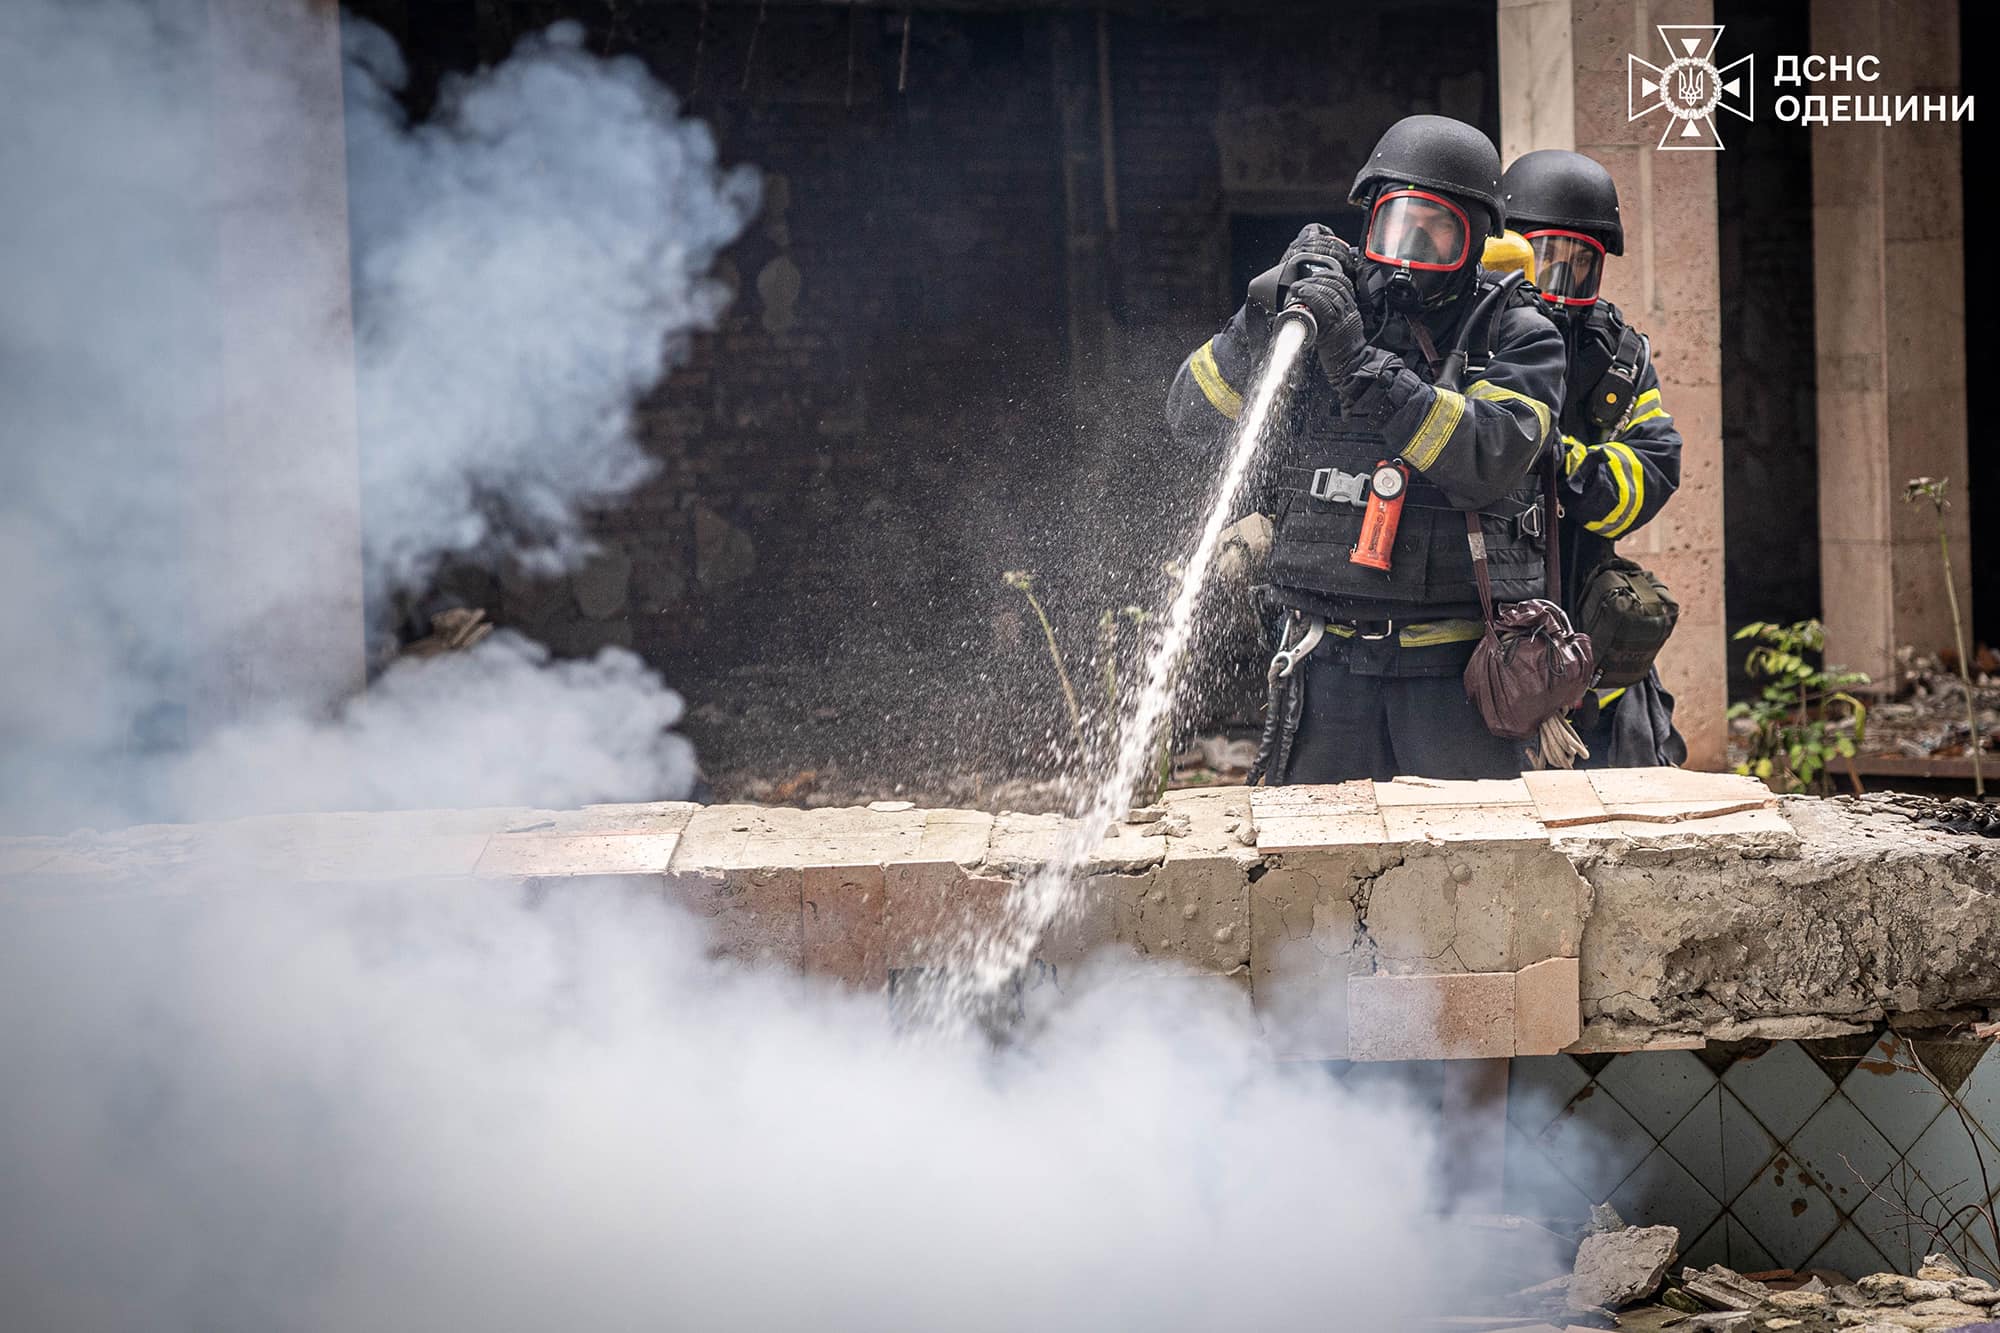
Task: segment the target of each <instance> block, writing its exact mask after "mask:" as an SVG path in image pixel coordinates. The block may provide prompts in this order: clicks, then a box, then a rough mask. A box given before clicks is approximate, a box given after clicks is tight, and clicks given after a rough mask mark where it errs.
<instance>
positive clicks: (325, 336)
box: [188, 0, 364, 735]
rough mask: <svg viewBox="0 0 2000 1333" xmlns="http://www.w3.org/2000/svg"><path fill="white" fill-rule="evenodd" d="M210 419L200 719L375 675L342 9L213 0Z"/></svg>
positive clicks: (200, 571) (195, 723) (199, 558)
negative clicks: (366, 587)
mask: <svg viewBox="0 0 2000 1333" xmlns="http://www.w3.org/2000/svg"><path fill="white" fill-rule="evenodd" d="M208 17H209V23H208V39H209V57H210V71H211V83H210V86H209V89H208V91H209V95H210V98H211V105H212V121H211V123H212V126H213V151H214V158H213V160H214V164H215V179H214V181H213V182H212V188H213V189H214V191H215V196H216V197H215V218H216V268H215V274H216V283H215V290H214V306H213V314H212V318H213V320H214V325H213V327H214V329H215V334H216V336H215V347H216V354H217V358H218V364H219V373H218V385H219V393H218V396H217V410H216V416H215V421H214V424H213V427H212V428H211V429H210V430H209V431H208V432H207V438H206V439H204V440H203V441H202V442H201V444H200V447H199V449H198V450H197V451H196V452H195V453H194V454H193V456H192V457H191V459H190V463H191V476H190V495H191V500H192V504H191V510H190V512H192V513H194V514H197V515H199V520H200V521H199V522H197V523H193V524H190V528H189V532H188V542H189V547H190V555H191V558H192V566H193V571H194V587H193V624H192V625H191V627H190V628H191V631H192V638H193V641H194V643H195V645H196V648H195V653H196V671H195V678H196V680H195V685H194V687H193V694H192V697H191V699H190V701H189V718H190V723H191V727H192V729H193V731H194V732H195V734H197V735H199V734H201V733H203V732H206V731H209V730H211V729H213V728H215V727H218V726H223V725H227V724H228V723H230V722H232V721H236V720H239V719H241V718H243V717H245V716H248V715H251V714H254V713H256V712H259V711H262V710H265V709H269V708H274V707H282V708H286V709H303V710H306V711H312V710H315V709H319V708H324V707H325V706H327V705H329V704H331V703H334V702H336V701H338V700H339V699H341V698H344V697H346V696H348V695H351V694H353V693H355V692H356V691H358V690H360V689H361V687H362V685H363V683H364V644H363V632H362V605H361V603H362V586H361V500H360V482H359V466H358V459H357V440H356V426H355V390H354V329H353V317H352V310H351V295H350V293H351V287H350V280H349V265H348V240H347V149H346V129H345V124H344V119H343V102H344V99H343V97H342V93H341V56H340V14H339V10H338V8H337V7H336V6H335V5H333V4H331V3H324V2H323V0H314V3H310V4H301V5H298V6H296V7H292V6H268V5H266V4H264V3H262V2H261V0H210V3H209V7H208Z"/></svg>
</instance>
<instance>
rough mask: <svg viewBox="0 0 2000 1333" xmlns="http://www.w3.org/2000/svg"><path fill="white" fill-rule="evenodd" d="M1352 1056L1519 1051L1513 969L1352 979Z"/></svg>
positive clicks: (1464, 1056) (1454, 1056) (1477, 1055)
mask: <svg viewBox="0 0 2000 1333" xmlns="http://www.w3.org/2000/svg"><path fill="white" fill-rule="evenodd" d="M1347 1050H1348V1058H1349V1059H1350V1060H1488V1059H1498V1058H1501V1057H1506V1056H1511V1055H1513V1053H1514V974H1513V973H1511V972H1456V973H1445V974H1438V975H1430V976H1353V975H1350V976H1349V977H1348V978H1347Z"/></svg>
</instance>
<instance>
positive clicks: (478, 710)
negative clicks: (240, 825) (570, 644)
mask: <svg viewBox="0 0 2000 1333" xmlns="http://www.w3.org/2000/svg"><path fill="white" fill-rule="evenodd" d="M680 715H681V702H680V698H679V696H677V695H676V694H674V693H673V692H672V691H671V690H665V689H662V688H660V682H659V679H658V678H657V677H656V676H654V675H653V673H652V672H651V671H650V670H648V669H647V668H646V667H645V665H644V664H643V663H641V662H640V661H639V659H638V658H637V657H634V656H633V655H632V654H631V653H627V652H619V651H610V652H605V653H603V654H601V655H599V656H598V657H597V658H596V659H594V660H592V661H581V662H578V661H572V662H560V661H551V660H550V658H549V654H548V652H547V650H546V649H543V648H541V647H540V646H539V645H537V644H534V643H531V642H529V641H528V640H526V639H523V638H521V637H520V636H518V635H515V634H513V633H510V632H507V631H502V632H501V633H499V634H497V635H495V636H494V637H493V638H490V639H488V640H486V641H485V642H484V643H481V644H480V645H479V646H478V647H477V648H474V649H473V650H472V651H471V652H469V653H465V654H463V655H460V656H455V657H450V658H441V659H437V660H433V661H416V662H407V663H400V664H398V665H397V666H395V667H392V668H391V669H390V670H389V671H388V672H387V673H386V674H384V675H383V677H382V678H381V679H380V680H379V681H377V682H376V683H375V685H374V687H373V688H371V689H370V690H369V691H368V693H367V694H365V695H363V696H361V697H360V698H358V699H356V700H354V701H353V702H352V703H351V704H349V705H348V706H347V707H345V708H344V709H343V710H342V711H341V713H340V715H339V716H338V718H337V719H336V720H335V722H334V723H333V724H332V725H328V724H326V723H323V722H319V721H316V720H312V719H307V718H301V717H284V716H280V717H275V718H268V719H264V720H261V721H259V722H257V723H254V724H249V725H244V726H237V727H229V728H226V729H224V730H222V731H221V732H219V733H217V734H216V735H215V736H214V737H213V738H212V739H211V740H210V741H209V742H208V743H206V744H204V745H203V746H201V747H200V748H199V749H198V750H196V751H195V752H194V753H193V754H191V755H189V756H188V757H187V758H186V759H185V760H184V761H182V762H181V763H180V764H179V765H178V766H177V768H176V770H175V772H174V775H173V778H174V786H175V790H176V792H177V794H178V796H179V798H180V799H181V801H182V802H184V803H185V804H186V805H187V806H189V807H190V808H193V809H198V810H228V811H231V812H233V813H236V814H276V813H280V812H283V811H288V810H382V809H402V810H416V809H427V808H428V809H434V808H438V807H443V806H488V805H528V806H536V807H540V808H542V809H563V808H567V807H574V806H579V805H594V804H598V803H600V802H606V801H620V800H632V799H634V798H635V797H639V796H643V797H646V798H647V799H655V798H657V799H678V798H679V797H681V796H684V795H685V794H686V788H685V785H684V782H683V780H682V775H685V774H687V773H690V772H692V771H693V768H694V749H693V747H692V746H690V745H689V744H688V742H687V741H686V739H685V738H683V737H680V736H677V735H673V734H672V733H670V732H669V731H668V728H670V727H672V726H673V725H674V723H676V722H678V721H679V720H680Z"/></svg>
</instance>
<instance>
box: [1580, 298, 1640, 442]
mask: <svg viewBox="0 0 2000 1333" xmlns="http://www.w3.org/2000/svg"><path fill="white" fill-rule="evenodd" d="M1646 350H1647V349H1646V340H1645V338H1644V337H1643V336H1642V335H1641V334H1640V333H1639V331H1638V330H1637V329H1635V328H1633V327H1632V326H1631V325H1630V324H1626V325H1624V326H1623V327H1621V328H1620V329H1619V331H1618V349H1617V350H1616V351H1615V352H1613V353H1612V355H1611V365H1610V366H1609V367H1607V368H1606V370H1605V372H1604V374H1603V375H1602V376H1600V377H1599V379H1598V381H1597V385H1596V387H1595V388H1593V389H1592V390H1591V392H1590V424H1591V425H1593V426H1595V427H1596V428H1597V429H1598V431H1599V432H1600V433H1602V432H1605V431H1611V430H1615V429H1617V426H1618V423H1619V422H1620V421H1623V420H1624V419H1625V413H1626V412H1627V411H1628V410H1629V409H1630V408H1631V406H1632V399H1633V398H1634V397H1636V396H1637V395H1638V392H1639V372H1640V367H1641V366H1643V365H1644V364H1645V360H1646Z"/></svg>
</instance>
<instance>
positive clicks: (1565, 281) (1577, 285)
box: [1524, 227, 1604, 314]
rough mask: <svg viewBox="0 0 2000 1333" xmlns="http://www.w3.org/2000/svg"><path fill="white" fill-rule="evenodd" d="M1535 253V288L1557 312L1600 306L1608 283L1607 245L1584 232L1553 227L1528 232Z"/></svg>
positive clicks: (1527, 235)
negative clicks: (1603, 286)
mask: <svg viewBox="0 0 2000 1333" xmlns="http://www.w3.org/2000/svg"><path fill="white" fill-rule="evenodd" d="M1524 235H1525V237H1526V239H1527V242H1528V245H1529V246H1530V247H1531V248H1532V249H1533V250H1534V252H1535V286H1537V287H1539V288H1540V289H1541V292H1542V299H1543V300H1544V301H1547V302H1548V303H1549V304H1550V305H1551V306H1553V307H1554V309H1553V310H1551V311H1550V312H1549V313H1550V314H1554V313H1556V311H1563V312H1571V311H1579V312H1580V311H1582V310H1586V309H1587V308H1588V307H1590V306H1594V305H1596V304H1597V288H1598V284H1599V283H1601V282H1603V280H1604V242H1602V241H1600V240H1598V239H1597V238H1596V237H1594V236H1586V235H1585V234H1584V233H1582V232H1580V231H1566V230H1563V229H1561V228H1556V227H1549V228H1543V229H1538V230H1535V231H1531V232H1527V233H1524Z"/></svg>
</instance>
